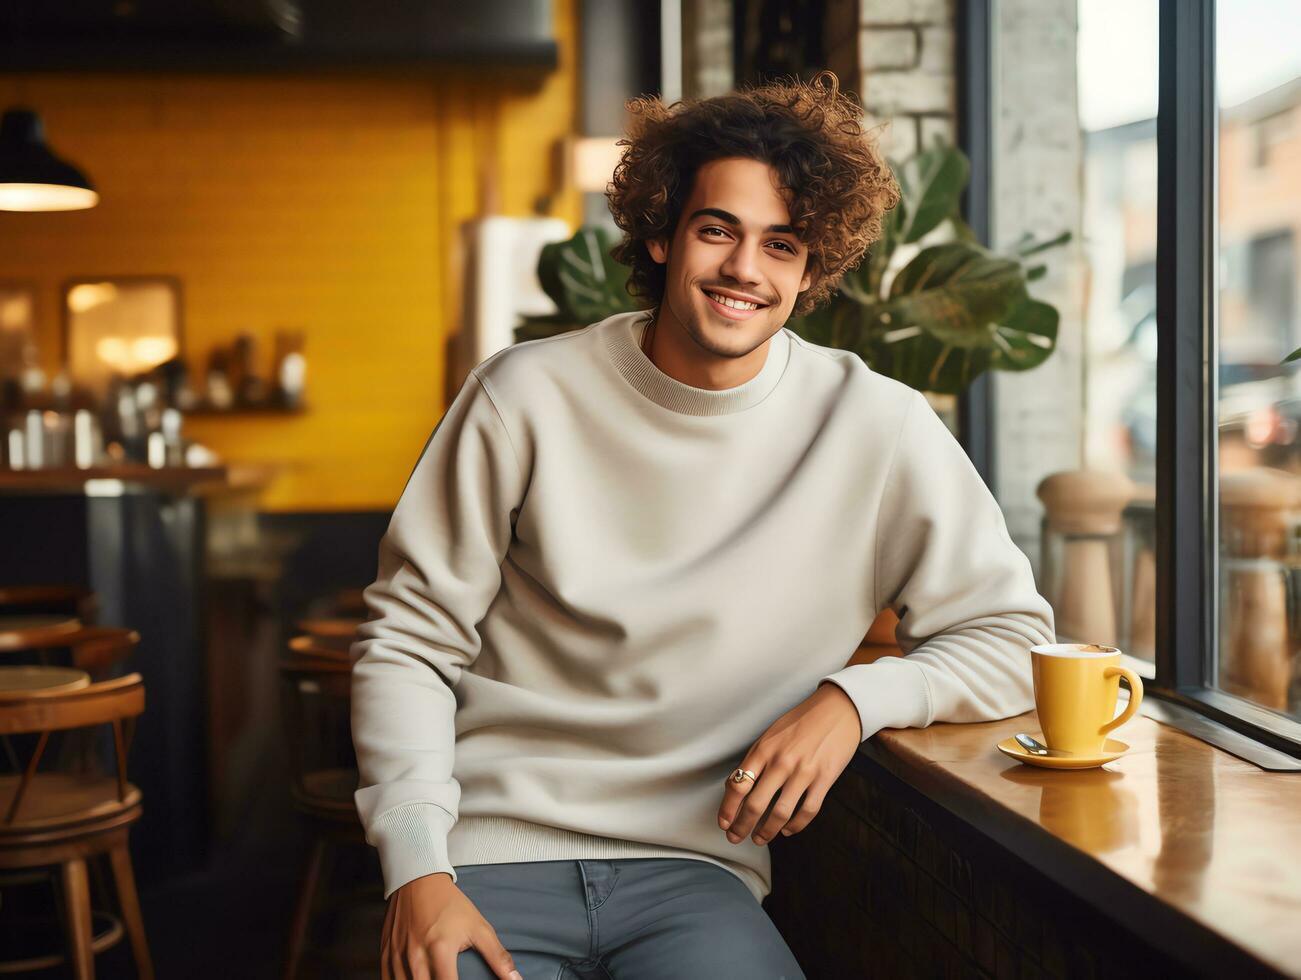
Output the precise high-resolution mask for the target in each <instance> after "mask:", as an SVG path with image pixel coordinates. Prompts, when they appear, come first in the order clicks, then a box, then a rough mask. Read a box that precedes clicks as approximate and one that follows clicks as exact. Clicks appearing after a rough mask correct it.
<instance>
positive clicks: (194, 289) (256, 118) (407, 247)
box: [0, 0, 580, 511]
mask: <svg viewBox="0 0 1301 980" xmlns="http://www.w3.org/2000/svg"><path fill="white" fill-rule="evenodd" d="M576 2H577V0H558V2H557V3H556V4H555V12H556V36H557V40H558V42H559V44H560V52H561V55H560V67H559V69H558V70H557V71H555V72H554V73H551V74H549V75H547V76H546V77H545V79H543V80H542V81H541V83H540V84H539V83H538V82H534V83H532V84H531V85H530V84H528V83H525V82H521V81H518V80H515V81H510V80H504V79H503V78H502V77H501V73H498V72H494V71H493V69H492V68H491V67H489V66H480V67H478V68H476V69H473V70H469V71H463V72H451V71H444V72H440V73H439V75H438V77H431V76H430V75H429V74H428V73H426V74H424V75H423V76H420V77H416V76H414V75H407V76H403V77H397V76H392V75H390V76H388V77H380V76H376V75H369V76H359V75H355V74H354V75H339V74H335V75H328V74H319V75H312V76H236V75H229V76H228V75H217V76H214V75H168V76H157V75H108V74H104V75H98V74H97V75H62V74H60V75H28V76H27V77H26V78H25V79H24V80H23V82H22V84H21V89H20V87H19V86H18V84H17V83H16V82H15V81H13V80H12V78H0V98H3V99H4V104H6V105H7V104H12V103H13V102H16V101H19V99H20V98H21V100H22V101H24V102H26V103H28V104H30V105H32V106H33V107H34V108H36V109H37V111H39V112H40V113H41V114H42V116H43V118H44V120H45V124H46V133H47V137H48V140H49V142H50V144H51V146H52V147H53V148H54V149H55V151H56V152H58V153H59V154H60V155H62V156H64V157H66V158H67V159H69V160H71V161H73V162H75V163H77V164H78V165H80V166H81V167H83V168H84V169H85V170H86V172H87V173H88V174H89V175H90V176H91V179H92V180H93V181H94V182H95V184H96V187H97V189H98V190H99V192H100V195H101V203H100V205H99V206H98V207H96V208H93V209H91V210H89V211H82V212H65V213H50V214H14V213H8V212H0V277H3V278H14V277H16V278H28V279H32V280H34V281H35V283H36V285H37V287H38V289H39V295H38V317H39V324H38V338H39V340H40V342H41V348H42V358H43V360H44V362H45V364H46V367H47V369H54V368H56V367H57V366H58V364H59V363H60V362H61V359H62V356H63V355H62V348H61V343H62V341H61V326H60V316H59V309H58V305H59V290H60V284H61V283H62V281H63V280H64V279H66V278H68V277H72V276H99V275H129V274H136V275H143V274H166V275H174V276H177V277H179V278H180V279H181V280H182V284H183V289H184V316H185V341H184V342H185V346H186V352H187V354H188V355H189V357H190V361H191V369H192V372H193V377H194V380H195V381H197V380H199V374H200V368H201V367H202V366H203V364H204V363H206V357H207V352H208V351H209V350H210V349H211V348H212V347H213V346H214V345H216V344H225V343H228V342H229V341H230V340H232V339H233V338H234V336H235V335H236V334H237V333H239V332H241V331H249V332H252V333H253V334H255V335H256V336H258V337H259V345H260V348H259V357H260V358H261V361H262V367H263V371H264V373H269V371H270V367H271V357H272V341H273V337H274V333H275V331H276V329H277V328H302V329H303V330H305V331H306V336H307V342H306V348H305V350H306V354H307V361H308V376H307V395H306V400H307V402H308V404H309V407H310V411H309V412H308V413H307V414H305V415H302V416H297V417H279V418H277V417H243V418H219V419H212V418H199V417H195V418H187V419H186V423H185V433H186V435H187V436H189V437H191V438H193V439H196V440H197V441H199V442H201V443H203V444H205V445H207V446H210V447H212V448H213V449H215V450H216V451H217V452H218V453H220V454H221V455H222V456H223V457H225V458H228V459H237V460H254V461H273V462H282V463H286V464H289V468H288V469H287V471H286V472H285V473H284V474H283V475H282V476H280V477H279V478H278V479H277V481H276V482H275V483H274V484H273V485H272V486H271V487H270V488H269V489H268V490H267V492H266V493H265V495H264V497H263V506H264V507H265V509H267V510H278V511H286V510H290V511H296V510H351V509H370V508H375V509H388V508H390V507H392V505H393V504H394V503H395V502H396V500H397V497H398V495H399V494H400V493H401V491H402V487H403V485H404V484H405V482H406V479H407V477H408V475H409V473H410V472H411V468H412V467H413V466H414V465H415V461H416V458H417V457H418V455H419V453H420V450H421V447H422V446H423V445H424V443H425V440H426V439H427V438H428V436H429V433H430V431H431V429H432V428H433V426H434V425H435V424H436V423H437V421H438V418H439V417H440V416H441V414H442V411H443V409H444V407H445V393H444V383H445V382H444V371H445V354H446V346H447V340H448V337H449V335H450V334H452V333H455V332H456V331H457V330H459V324H458V314H459V309H460V305H461V296H460V291H461V279H460V266H459V263H460V258H459V255H458V244H459V241H460V231H459V228H460V225H461V223H462V222H464V221H465V220H467V219H469V218H472V217H474V216H475V215H477V214H479V213H481V211H480V203H481V197H482V195H481V189H482V181H483V179H484V174H485V173H491V172H493V171H495V173H496V182H495V183H496V186H497V188H498V195H497V197H498V205H499V207H498V211H499V212H500V213H503V214H514V215H527V214H532V213H534V202H535V201H536V200H537V199H538V198H539V197H541V196H544V195H549V194H554V193H555V192H556V191H557V190H559V188H558V187H557V186H556V184H557V180H558V177H557V175H556V174H555V173H554V170H555V168H554V167H553V166H552V164H551V161H552V159H553V153H554V147H555V144H556V142H557V141H558V140H559V139H560V138H561V137H563V136H564V135H565V134H566V133H569V132H571V131H574V130H575V129H576V128H577V78H576V65H575V49H576V40H577V38H576V30H577V11H576V9H575V8H576ZM547 213H550V214H553V215H558V216H559V217H562V218H564V219H566V220H568V221H569V222H570V223H571V225H573V224H574V223H576V221H577V220H578V218H579V214H580V202H579V199H578V196H577V194H576V193H574V192H572V191H565V192H563V193H561V194H559V195H558V196H557V197H555V198H554V199H553V202H552V205H551V208H550V210H549V211H548V212H547Z"/></svg>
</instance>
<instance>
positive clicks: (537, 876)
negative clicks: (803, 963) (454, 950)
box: [456, 858, 806, 980]
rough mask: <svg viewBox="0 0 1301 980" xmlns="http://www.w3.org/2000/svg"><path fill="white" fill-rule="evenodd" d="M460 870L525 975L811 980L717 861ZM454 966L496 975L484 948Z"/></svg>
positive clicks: (581, 979)
mask: <svg viewBox="0 0 1301 980" xmlns="http://www.w3.org/2000/svg"><path fill="white" fill-rule="evenodd" d="M456 874H457V883H456V884H457V887H458V888H460V890H461V891H462V892H464V893H465V895H466V897H468V898H469V899H470V901H472V902H473V903H474V904H475V907H476V908H478V910H479V911H480V912H481V913H482V914H483V917H484V918H485V919H487V920H488V923H489V924H490V925H491V926H492V927H493V928H494V929H495V930H496V932H497V938H498V939H500V940H501V942H502V945H504V946H505V947H506V948H507V949H508V950H510V953H511V956H513V957H514V958H515V968H516V969H517V970H519V972H520V973H521V974H522V975H523V977H524V980H696V978H700V980H743V978H744V980H806V978H805V976H804V973H803V972H802V971H801V970H800V967H799V964H798V963H796V962H795V957H794V956H793V955H792V954H791V951H790V949H789V947H787V945H786V943H785V941H784V940H783V939H782V937H781V934H780V933H779V932H778V931H777V927H776V926H774V925H773V923H772V920H771V919H769V918H768V913H766V912H765V911H764V910H763V906H762V905H760V904H759V903H758V902H756V901H755V900H754V895H753V894H752V893H751V892H750V890H749V889H748V888H746V886H745V885H744V883H742V881H741V879H739V878H737V877H736V875H734V874H732V873H731V872H730V871H727V870H726V869H724V868H720V867H719V866H718V865H715V864H710V863H709V862H707V861H697V860H694V859H692V858H628V859H624V860H616V861H590V860H583V861H521V862H517V863H509V862H507V863H500V864H467V865H462V866H460V867H458V868H457V869H456ZM456 970H457V974H458V977H459V980H493V978H494V977H495V974H494V973H493V972H492V971H491V970H490V969H489V968H488V965H487V963H485V962H484V959H483V957H482V956H481V955H480V954H479V951H478V950H477V949H474V948H471V949H467V950H463V951H462V952H461V954H460V956H458V957H457V961H456Z"/></svg>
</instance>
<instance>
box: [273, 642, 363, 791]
mask: <svg viewBox="0 0 1301 980" xmlns="http://www.w3.org/2000/svg"><path fill="white" fill-rule="evenodd" d="M280 677H281V692H282V701H281V704H282V713H283V717H284V723H285V728H284V731H285V737H286V739H287V743H288V749H289V763H290V771H291V777H292V779H293V784H294V788H295V790H296V792H297V795H299V796H306V797H310V796H312V795H314V791H313V790H312V783H313V776H314V774H319V773H324V772H337V771H341V770H348V769H356V766H357V756H356V752H355V751H354V750H353V746H352V724H351V718H350V709H351V704H352V701H351V698H352V664H351V663H348V662H346V661H339V660H337V659H336V660H329V659H324V658H320V657H305V656H295V655H291V656H288V657H286V658H284V659H283V660H281V662H280Z"/></svg>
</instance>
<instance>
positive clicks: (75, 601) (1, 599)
mask: <svg viewBox="0 0 1301 980" xmlns="http://www.w3.org/2000/svg"><path fill="white" fill-rule="evenodd" d="M98 612H99V599H98V597H97V596H96V595H95V593H94V592H92V591H90V589H87V588H83V587H82V586H80V585H4V586H0V616H18V615H32V614H43V613H62V614H64V615H66V616H70V617H72V618H74V619H79V620H81V621H82V622H83V623H93V622H94V621H95V616H96V615H97V614H98Z"/></svg>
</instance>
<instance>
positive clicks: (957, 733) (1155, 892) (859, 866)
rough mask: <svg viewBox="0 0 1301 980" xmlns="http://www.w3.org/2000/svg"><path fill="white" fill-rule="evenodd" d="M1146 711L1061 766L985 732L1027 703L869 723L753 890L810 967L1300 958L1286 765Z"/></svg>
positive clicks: (1197, 970) (1298, 857)
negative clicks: (1107, 748) (1107, 744)
mask: <svg viewBox="0 0 1301 980" xmlns="http://www.w3.org/2000/svg"><path fill="white" fill-rule="evenodd" d="M1159 710H1160V706H1159V705H1156V704H1153V705H1152V708H1151V711H1152V712H1153V713H1155V712H1157V711H1159ZM1148 711H1149V708H1148V704H1147V703H1145V704H1144V705H1143V706H1142V708H1141V709H1140V715H1139V716H1138V717H1136V718H1135V719H1134V720H1133V721H1132V722H1130V723H1129V724H1127V725H1125V726H1124V727H1123V728H1121V729H1120V730H1118V731H1117V732H1116V733H1115V734H1116V737H1117V738H1120V739H1121V740H1122V741H1124V742H1126V743H1127V744H1128V745H1129V749H1128V751H1127V752H1125V754H1124V755H1122V756H1121V757H1120V758H1118V759H1115V760H1114V761H1112V762H1109V763H1107V764H1106V765H1105V766H1103V767H1101V768H1095V769H1084V770H1076V771H1062V770H1049V769H1042V768H1035V767H1031V766H1027V765H1023V764H1021V763H1018V762H1016V761H1014V760H1013V759H1011V758H1007V757H1005V756H1004V755H1002V754H1000V753H999V752H998V751H997V750H996V749H995V745H996V744H997V743H998V742H999V741H1001V740H1003V739H1006V738H1008V737H1010V736H1011V735H1013V734H1015V733H1017V732H1034V731H1037V730H1038V728H1039V726H1038V724H1037V721H1036V717H1035V714H1034V713H1033V712H1030V713H1028V714H1025V715H1021V716H1019V717H1016V718H1009V719H1004V720H1001V721H996V722H989V723H980V724H962V725H959V724H935V725H932V726H931V727H929V728H925V729H904V730H896V729H887V730H884V731H882V732H880V733H879V734H877V735H876V736H874V737H873V738H871V739H868V740H867V741H866V742H864V744H863V746H862V748H861V749H860V751H859V753H858V755H857V756H856V757H855V759H854V760H853V761H852V762H851V764H850V766H849V767H848V768H847V769H846V770H845V772H844V773H843V774H842V775H841V777H840V780H839V781H838V782H837V783H836V785H835V787H833V789H832V791H831V792H830V793H828V795H827V798H826V800H825V802H824V805H823V809H822V811H821V812H820V813H819V814H818V816H817V817H816V818H815V819H814V820H813V822H812V823H810V824H809V826H808V827H807V828H806V829H805V830H804V831H803V832H802V833H800V834H796V835H794V836H793V837H790V838H782V837H780V836H779V837H778V838H777V839H776V840H774V841H773V843H772V844H771V845H770V846H771V848H772V855H773V867H774V889H773V894H772V895H771V896H769V899H768V900H767V902H766V903H765V907H766V908H767V909H768V911H769V914H770V915H772V917H773V919H774V921H776V922H777V923H778V926H779V928H780V929H781V930H782V932H783V935H784V936H785V937H786V939H787V941H788V942H789V943H790V944H791V946H792V948H793V949H794V950H795V952H796V954H797V955H798V956H800V957H801V962H803V963H804V964H805V965H806V967H811V968H812V970H813V972H811V973H810V976H813V975H818V976H832V975H836V974H835V973H834V970H835V969H836V965H837V964H839V965H840V969H842V970H843V969H844V966H845V965H846V964H849V965H851V966H852V967H853V968H854V969H855V970H856V971H858V972H854V973H853V975H854V976H864V977H891V978H895V977H942V976H962V977H967V976H971V977H986V976H987V977H998V978H1002V977H1016V978H1022V977H1097V978H1103V977H1106V978H1108V980H1110V978H1114V977H1131V976H1132V977H1147V978H1151V977H1166V976H1206V977H1226V976H1233V977H1235V978H1236V977H1255V976H1261V977H1279V976H1293V977H1295V976H1301V773H1296V772H1267V771H1264V770H1263V769H1261V768H1258V767H1257V766H1255V765H1253V764H1252V763H1250V762H1246V761H1243V760H1242V759H1239V758H1237V757H1235V756H1234V755H1230V754H1229V753H1227V752H1225V751H1223V750H1222V749H1219V748H1216V747H1214V746H1212V745H1209V744H1207V743H1205V742H1203V741H1201V740H1199V739H1197V738H1195V737H1193V736H1191V735H1188V734H1186V733H1185V732H1183V731H1180V730H1178V729H1176V728H1174V727H1170V726H1168V725H1166V724H1163V723H1159V722H1157V721H1155V720H1153V718H1151V717H1147V716H1145V714H1143V713H1144V712H1148ZM822 968H825V969H827V970H830V971H832V972H826V973H823V972H819V970H820V969H822ZM839 975H847V974H845V973H841V974H839Z"/></svg>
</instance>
